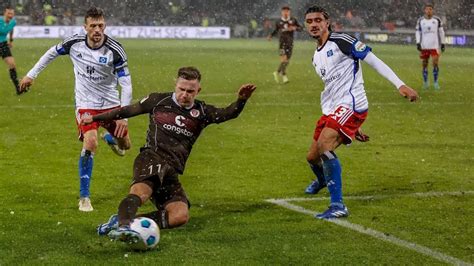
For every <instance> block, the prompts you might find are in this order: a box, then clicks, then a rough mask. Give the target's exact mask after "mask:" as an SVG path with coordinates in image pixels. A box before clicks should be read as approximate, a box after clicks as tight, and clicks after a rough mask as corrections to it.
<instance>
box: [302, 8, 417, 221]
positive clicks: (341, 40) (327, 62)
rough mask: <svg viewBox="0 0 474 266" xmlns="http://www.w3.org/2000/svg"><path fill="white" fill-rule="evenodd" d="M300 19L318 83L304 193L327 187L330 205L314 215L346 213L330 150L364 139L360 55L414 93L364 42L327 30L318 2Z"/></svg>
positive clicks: (338, 173) (325, 216) (365, 105)
mask: <svg viewBox="0 0 474 266" xmlns="http://www.w3.org/2000/svg"><path fill="white" fill-rule="evenodd" d="M305 24H306V28H307V31H308V32H309V34H310V35H311V36H312V37H313V38H315V39H316V41H317V49H316V51H315V52H314V56H313V66H314V68H315V70H316V73H317V74H318V75H319V76H320V77H321V79H322V80H323V82H324V90H323V92H322V93H321V107H322V112H323V115H322V116H321V118H320V119H319V121H318V123H317V126H316V129H315V131H314V137H313V142H312V144H311V147H310V149H309V152H308V155H307V160H308V162H309V164H310V167H311V169H312V170H313V172H314V174H315V175H316V179H315V180H314V181H313V182H312V183H311V184H310V185H309V186H308V187H307V188H306V191H305V192H306V193H308V194H316V193H318V191H319V190H321V189H322V188H324V187H326V186H327V187H328V190H329V194H330V195H331V204H330V206H329V209H328V210H326V211H325V212H323V213H321V214H317V215H316V218H320V219H332V218H339V217H345V216H348V215H349V212H348V210H347V208H346V206H345V205H344V203H343V200H342V177H341V165H340V163H339V159H338V158H337V156H336V153H335V152H334V151H335V150H336V148H337V147H338V146H339V145H341V144H350V143H351V142H352V140H353V139H354V138H357V139H358V140H361V141H367V140H368V137H367V136H366V135H363V134H362V133H361V132H360V131H359V128H360V126H361V125H362V123H363V122H364V120H365V118H366V117H367V110H368V106H369V105H368V102H367V97H366V95H365V89H364V80H363V78H362V69H361V65H360V60H364V61H365V62H367V63H368V64H369V65H370V66H372V67H373V68H374V69H375V70H376V71H377V72H378V73H379V74H380V75H382V76H383V77H385V78H386V79H388V80H389V81H390V82H391V83H392V84H393V85H394V86H395V87H396V88H397V89H398V92H399V93H400V94H401V95H402V96H404V97H407V98H409V100H410V101H416V100H417V99H418V94H417V93H416V91H414V90H413V89H411V88H410V87H408V86H406V85H405V84H404V83H403V81H401V80H400V79H399V78H398V77H397V76H396V75H395V73H393V71H392V70H391V69H390V68H389V67H388V66H387V65H386V64H385V63H384V62H382V61H381V60H380V59H378V58H377V57H376V56H375V55H374V54H373V53H372V52H371V49H370V47H368V46H367V45H365V44H363V43H362V42H360V41H358V40H357V39H356V38H354V37H352V36H350V35H348V34H344V33H335V32H332V31H331V28H330V21H329V15H328V13H327V12H326V11H325V10H324V9H323V8H322V7H319V6H312V7H310V8H309V9H308V10H307V11H306V13H305Z"/></svg>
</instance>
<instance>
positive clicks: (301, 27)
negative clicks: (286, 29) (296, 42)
mask: <svg viewBox="0 0 474 266" xmlns="http://www.w3.org/2000/svg"><path fill="white" fill-rule="evenodd" d="M294 20H295V26H296V31H302V30H303V26H301V25H300V24H299V23H298V20H296V18H295V19H294Z"/></svg>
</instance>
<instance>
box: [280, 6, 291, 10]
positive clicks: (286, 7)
mask: <svg viewBox="0 0 474 266" xmlns="http://www.w3.org/2000/svg"><path fill="white" fill-rule="evenodd" d="M281 10H291V8H290V6H282V7H281Z"/></svg>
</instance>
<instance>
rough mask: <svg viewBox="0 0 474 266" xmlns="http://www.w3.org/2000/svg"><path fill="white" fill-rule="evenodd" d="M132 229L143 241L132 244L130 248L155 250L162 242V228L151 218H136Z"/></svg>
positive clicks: (131, 226) (131, 225)
mask: <svg viewBox="0 0 474 266" xmlns="http://www.w3.org/2000/svg"><path fill="white" fill-rule="evenodd" d="M130 229H132V230H133V231H135V232H137V233H139V234H140V236H141V238H142V240H143V241H138V242H137V243H131V244H130V247H131V248H132V249H134V250H149V249H152V248H155V247H156V246H157V245H158V242H160V228H159V227H158V225H157V224H156V223H155V221H153V220H152V219H150V218H145V217H138V218H135V219H134V220H133V222H132V224H130Z"/></svg>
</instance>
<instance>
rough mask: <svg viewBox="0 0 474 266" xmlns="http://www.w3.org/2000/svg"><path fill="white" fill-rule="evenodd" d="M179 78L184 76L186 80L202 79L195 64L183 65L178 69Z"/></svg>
mask: <svg viewBox="0 0 474 266" xmlns="http://www.w3.org/2000/svg"><path fill="white" fill-rule="evenodd" d="M178 78H183V79H185V80H195V79H197V80H198V81H201V73H200V72H199V70H198V69H197V68H195V67H193V66H188V67H182V68H180V69H178Z"/></svg>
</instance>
